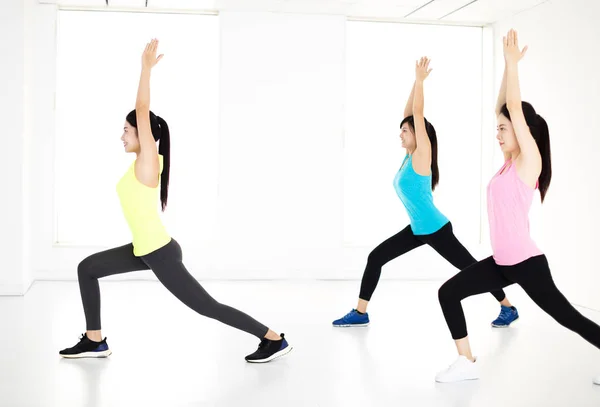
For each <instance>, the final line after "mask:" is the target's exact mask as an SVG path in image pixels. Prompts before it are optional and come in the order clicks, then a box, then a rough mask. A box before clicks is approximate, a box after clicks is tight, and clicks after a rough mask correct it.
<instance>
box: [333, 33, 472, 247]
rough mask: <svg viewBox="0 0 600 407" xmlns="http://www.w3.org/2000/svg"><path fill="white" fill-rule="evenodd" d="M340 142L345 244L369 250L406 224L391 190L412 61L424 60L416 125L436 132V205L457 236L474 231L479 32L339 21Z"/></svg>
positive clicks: (398, 158)
mask: <svg viewBox="0 0 600 407" xmlns="http://www.w3.org/2000/svg"><path fill="white" fill-rule="evenodd" d="M346 35H347V37H346V43H347V46H346V125H345V128H346V130H345V141H344V166H345V167H344V174H345V176H344V243H345V245H347V246H372V245H373V244H374V243H376V242H378V241H381V240H383V239H385V238H387V237H389V236H391V235H392V234H395V233H396V232H398V231H399V230H400V229H402V228H404V227H405V226H406V224H408V217H407V216H406V214H405V211H404V208H403V207H402V203H401V202H400V200H399V199H398V198H397V196H396V194H395V191H394V189H393V186H392V181H393V179H394V175H395V174H396V171H397V170H398V168H399V167H400V164H401V162H402V159H403V158H404V150H403V149H402V148H401V145H400V140H399V124H400V121H401V120H402V118H403V112H404V107H405V104H406V100H407V98H408V95H409V93H410V89H411V86H412V84H413V81H414V69H415V61H416V60H417V59H418V58H419V57H420V56H423V55H425V56H429V57H430V58H432V63H431V67H432V68H433V71H432V73H431V75H430V77H429V78H428V79H427V80H426V83H425V116H426V118H427V119H428V120H429V121H430V122H431V123H432V124H433V125H434V126H435V129H436V131H437V137H438V144H439V159H438V163H439V168H440V183H439V186H438V188H437V189H436V191H435V193H434V199H435V202H436V204H437V206H438V207H439V208H440V209H441V210H442V212H443V213H444V214H446V216H448V217H449V218H450V220H451V221H452V222H453V225H454V228H455V231H458V234H459V237H461V238H463V239H466V240H468V241H469V242H472V243H477V242H478V239H479V230H480V220H479V211H480V191H481V186H480V174H481V170H480V168H481V162H480V157H481V151H480V150H481V143H480V140H481V98H482V86H481V75H482V71H481V69H482V68H481V53H482V51H481V47H482V33H481V29H480V28H470V27H449V26H433V25H411V24H386V23H371V22H348V23H347V31H346Z"/></svg>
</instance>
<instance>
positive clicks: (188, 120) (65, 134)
mask: <svg viewBox="0 0 600 407" xmlns="http://www.w3.org/2000/svg"><path fill="white" fill-rule="evenodd" d="M153 36H156V37H157V38H159V39H160V41H161V42H160V52H161V53H164V54H165V58H164V59H163V60H162V61H161V62H160V63H159V64H158V65H157V67H156V68H155V69H154V71H153V74H152V82H151V96H152V100H151V110H152V111H153V112H155V113H156V114H158V115H160V116H161V117H163V118H164V119H165V120H166V121H167V123H168V124H169V127H170V132H171V178H170V188H169V210H168V211H167V212H166V213H165V215H164V217H165V222H166V224H167V226H168V229H169V232H170V233H172V234H173V235H177V236H178V237H181V239H185V237H184V236H190V235H192V236H193V237H194V241H195V242H197V241H198V239H201V240H203V239H208V238H209V237H210V235H211V234H212V230H211V229H212V222H213V219H214V217H215V216H214V214H215V212H216V194H217V165H218V162H217V157H218V150H217V148H218V96H219V94H218V92H219V29H218V18H216V17H215V16H207V15H178V14H148V13H125V12H90V11H60V12H59V30H58V57H57V64H58V67H57V72H58V73H57V75H58V78H57V93H56V118H57V133H56V161H55V162H56V165H55V181H56V188H55V213H56V224H55V232H56V233H55V234H56V241H57V243H59V244H71V245H101V246H112V245H115V244H122V243H124V242H127V241H130V240H131V236H130V234H129V231H128V230H127V225H126V223H125V222H124V219H123V215H122V213H121V209H120V206H119V202H118V198H117V195H116V189H115V186H116V183H117V181H118V180H119V178H120V177H121V176H122V174H123V173H124V172H125V171H126V169H127V167H128V166H129V165H130V163H131V162H132V161H133V159H134V158H135V157H134V156H133V155H131V154H125V153H124V150H123V146H122V143H121V141H120V137H121V134H122V132H123V124H124V121H125V116H126V115H127V113H128V112H129V111H130V110H132V109H133V108H134V107H135V98H136V93H137V86H138V80H139V74H140V68H141V55H142V51H143V47H144V44H145V43H146V42H147V41H148V40H150V39H151V38H152V37H153ZM200 205H201V206H202V210H201V211H200V210H199V206H200Z"/></svg>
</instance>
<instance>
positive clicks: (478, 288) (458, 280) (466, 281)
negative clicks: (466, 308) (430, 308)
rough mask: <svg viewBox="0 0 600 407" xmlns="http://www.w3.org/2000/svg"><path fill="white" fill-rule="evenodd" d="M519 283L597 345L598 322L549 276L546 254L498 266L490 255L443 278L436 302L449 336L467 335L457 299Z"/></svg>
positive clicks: (547, 309) (563, 322)
mask: <svg viewBox="0 0 600 407" xmlns="http://www.w3.org/2000/svg"><path fill="white" fill-rule="evenodd" d="M513 283H517V284H519V285H520V286H521V287H522V288H523V290H525V292H526V293H527V295H529V297H530V298H531V299H532V300H533V302H535V303H536V304H537V305H538V306H539V307H540V308H541V309H542V310H544V311H545V312H546V313H547V314H548V315H550V316H551V317H552V318H554V319H555V320H556V322H558V323H559V324H561V325H562V326H564V327H566V328H568V329H570V330H571V331H574V332H576V333H578V334H579V335H581V336H582V337H583V339H585V340H586V341H588V342H590V343H591V344H592V345H594V346H596V347H597V348H600V326H598V325H596V324H595V323H594V322H592V321H590V320H589V319H587V318H586V317H584V316H583V315H581V314H580V313H579V311H577V310H576V309H575V308H573V306H572V305H571V304H570V303H569V301H567V299H566V298H565V296H564V295H562V293H561V292H560V291H558V288H556V285H555V284H554V280H552V275H551V274H550V268H549V267H548V260H546V256H544V255H540V256H535V257H531V258H529V259H527V260H525V261H523V262H521V263H519V264H516V265H514V266H499V265H497V264H496V263H495V262H494V259H493V258H492V257H488V258H487V259H485V260H482V261H480V262H479V263H477V264H474V265H472V266H470V267H467V268H466V269H464V270H463V271H461V272H460V273H458V274H456V275H455V276H454V277H452V278H451V279H450V280H448V281H446V282H445V283H444V284H443V285H442V287H440V290H439V299H440V305H441V306H442V311H443V312H444V317H445V318H446V323H447V324H448V328H450V333H451V334H452V338H454V339H455V340H456V339H462V338H464V337H466V336H467V325H466V323H465V315H464V313H463V309H462V306H461V304H460V301H461V300H463V299H465V298H467V297H470V296H472V295H475V294H481V293H484V292H487V291H489V290H498V289H500V288H504V287H506V286H509V285H511V284H513Z"/></svg>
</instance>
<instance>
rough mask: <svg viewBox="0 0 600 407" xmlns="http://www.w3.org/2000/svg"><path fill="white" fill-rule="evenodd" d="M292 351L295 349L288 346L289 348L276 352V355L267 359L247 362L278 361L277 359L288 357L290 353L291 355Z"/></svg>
mask: <svg viewBox="0 0 600 407" xmlns="http://www.w3.org/2000/svg"><path fill="white" fill-rule="evenodd" d="M292 349H294V348H293V347H292V346H290V345H288V346H287V348H285V349H281V350H280V351H279V352H275V353H274V354H272V355H271V356H269V357H268V358H266V359H258V360H246V362H248V363H267V362H270V361H272V360H274V359H277V358H280V357H282V356H285V355H287V354H288V353H290V352H291V351H292Z"/></svg>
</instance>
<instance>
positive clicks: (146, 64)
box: [142, 38, 164, 69]
mask: <svg viewBox="0 0 600 407" xmlns="http://www.w3.org/2000/svg"><path fill="white" fill-rule="evenodd" d="M157 49H158V40H157V39H156V38H154V39H153V40H152V41H150V42H149V43H148V44H146V49H144V53H143V54H142V68H144V69H152V68H154V66H155V65H156V64H158V61H160V60H161V59H162V57H163V56H164V55H163V54H160V55H159V56H158V57H157V56H156V50H157Z"/></svg>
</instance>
